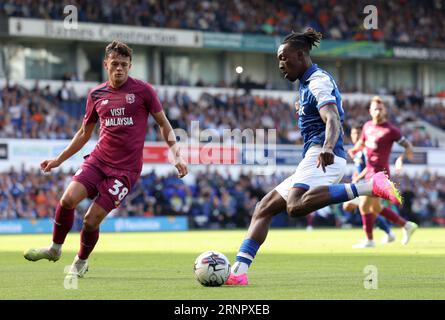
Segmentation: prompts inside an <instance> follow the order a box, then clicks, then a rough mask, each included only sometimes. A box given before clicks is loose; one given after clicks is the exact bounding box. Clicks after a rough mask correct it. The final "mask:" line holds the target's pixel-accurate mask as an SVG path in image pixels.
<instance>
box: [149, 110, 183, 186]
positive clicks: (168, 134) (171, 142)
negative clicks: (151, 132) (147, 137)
mask: <svg viewBox="0 0 445 320" xmlns="http://www.w3.org/2000/svg"><path fill="white" fill-rule="evenodd" d="M153 118H154V119H155V121H156V123H157V124H158V126H159V128H160V130H161V134H162V137H163V138H164V140H165V142H166V143H167V144H168V147H169V148H170V151H171V152H172V155H173V161H174V166H175V167H176V169H177V170H178V176H179V177H180V178H182V177H184V176H185V175H187V173H188V169H187V164H186V162H185V160H184V159H183V158H182V156H181V151H180V149H179V146H178V144H177V143H176V135H175V133H174V131H173V128H172V126H171V124H170V121H168V119H167V117H166V116H165V113H164V111H159V112H156V113H153Z"/></svg>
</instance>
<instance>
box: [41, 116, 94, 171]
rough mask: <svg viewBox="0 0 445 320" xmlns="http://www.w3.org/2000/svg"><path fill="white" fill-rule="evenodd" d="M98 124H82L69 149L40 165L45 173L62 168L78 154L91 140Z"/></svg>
mask: <svg viewBox="0 0 445 320" xmlns="http://www.w3.org/2000/svg"><path fill="white" fill-rule="evenodd" d="M95 126H96V123H88V124H86V125H84V124H82V127H81V128H80V129H79V131H77V133H76V134H75V135H74V138H73V139H72V140H71V142H70V144H69V145H68V147H66V148H65V150H63V151H62V152H61V153H60V154H59V155H58V156H57V157H56V158H55V159H52V160H45V161H42V163H40V169H41V170H42V171H43V172H50V171H51V169H53V168H57V167H58V166H60V165H61V164H62V163H63V162H64V161H65V160H66V159H69V158H70V157H71V156H73V155H74V154H75V153H77V152H78V151H79V150H80V149H82V147H83V146H84V145H85V144H86V143H87V142H88V140H90V138H91V135H92V133H93V130H94V127H95Z"/></svg>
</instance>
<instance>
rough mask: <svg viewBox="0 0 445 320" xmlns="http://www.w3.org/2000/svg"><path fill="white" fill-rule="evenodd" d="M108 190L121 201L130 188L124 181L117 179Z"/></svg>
mask: <svg viewBox="0 0 445 320" xmlns="http://www.w3.org/2000/svg"><path fill="white" fill-rule="evenodd" d="M108 192H109V193H110V194H111V195H113V196H115V197H116V196H117V200H118V202H121V201H122V200H123V199H124V198H125V196H126V195H127V194H128V188H127V187H125V186H124V184H123V183H122V182H120V181H119V180H117V179H115V180H114V185H113V186H112V187H111V188H109V189H108Z"/></svg>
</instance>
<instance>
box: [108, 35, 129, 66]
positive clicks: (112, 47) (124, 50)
mask: <svg viewBox="0 0 445 320" xmlns="http://www.w3.org/2000/svg"><path fill="white" fill-rule="evenodd" d="M113 53H116V54H118V55H120V56H124V57H129V58H130V61H131V58H132V54H133V49H131V48H130V47H129V46H128V45H127V44H125V43H123V42H122V41H119V40H113V42H111V43H110V44H109V45H107V47H106V48H105V58H108V56H109V55H110V54H113Z"/></svg>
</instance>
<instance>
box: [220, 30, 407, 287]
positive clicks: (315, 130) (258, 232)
mask: <svg viewBox="0 0 445 320" xmlns="http://www.w3.org/2000/svg"><path fill="white" fill-rule="evenodd" d="M320 40H321V33H319V32H317V31H315V30H314V29H312V28H309V29H307V30H306V31H305V32H303V33H296V32H292V33H291V34H289V35H288V36H286V37H285V39H284V41H283V43H282V44H281V45H280V46H279V47H278V50H277V59H278V67H279V69H280V70H281V72H282V73H283V75H284V78H285V79H287V80H289V81H291V82H294V81H296V80H297V79H298V80H299V81H300V87H299V94H300V98H299V110H298V115H299V117H298V126H299V127H300V129H301V135H302V136H303V141H304V147H303V160H302V161H301V162H300V163H299V165H298V167H297V169H296V171H295V173H294V174H293V175H292V176H290V177H288V178H287V179H285V180H284V181H283V182H282V183H281V184H279V185H278V186H277V187H276V188H275V189H274V190H272V191H271V192H269V193H268V194H267V195H266V196H264V198H263V199H261V201H260V202H259V203H258V204H257V206H256V207H255V210H254V213H253V216H252V220H251V223H250V226H249V229H248V231H247V235H246V237H245V239H244V241H243V242H242V244H241V246H240V248H239V251H238V254H237V255H236V262H235V263H234V264H233V266H232V269H231V274H230V276H229V278H228V280H227V282H226V284H227V285H247V284H248V278H247V270H248V268H249V267H250V265H251V263H252V261H253V259H254V258H255V255H256V254H257V251H258V250H259V248H260V246H261V245H262V244H263V242H264V241H265V240H266V237H267V233H268V231H269V226H270V223H271V221H272V217H273V216H274V215H276V214H278V213H280V212H283V211H287V213H288V214H289V215H290V216H291V217H303V216H306V215H308V214H309V213H311V212H313V211H316V210H318V209H321V208H323V207H326V206H328V205H330V204H335V203H342V202H345V201H348V200H351V199H354V198H357V197H359V196H361V195H370V196H371V195H373V196H376V197H381V198H385V199H388V200H390V201H392V202H394V203H400V200H399V196H398V192H397V190H396V188H395V187H394V184H393V183H392V182H391V181H389V179H388V178H387V177H386V176H385V174H383V173H381V172H380V173H376V174H375V175H374V176H373V177H372V178H371V179H370V180H369V181H367V182H365V183H361V184H355V183H350V184H340V183H339V181H340V180H341V179H342V177H343V174H344V170H345V168H346V156H347V155H346V152H345V150H344V148H343V130H342V122H343V118H344V112H343V107H342V98H341V94H340V91H339V89H338V87H337V84H336V83H335V80H334V79H333V78H332V76H331V75H330V74H329V73H327V72H326V71H324V70H323V69H320V68H319V67H318V66H317V65H316V64H313V63H312V59H311V57H310V51H311V49H312V47H313V46H314V45H317V44H318V43H319V42H320Z"/></svg>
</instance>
